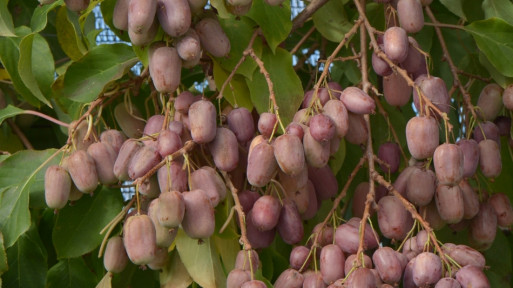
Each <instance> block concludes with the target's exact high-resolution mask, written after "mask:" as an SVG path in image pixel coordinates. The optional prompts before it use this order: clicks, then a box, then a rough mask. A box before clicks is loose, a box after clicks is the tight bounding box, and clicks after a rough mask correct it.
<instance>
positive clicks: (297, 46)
mask: <svg viewBox="0 0 513 288" xmlns="http://www.w3.org/2000/svg"><path fill="white" fill-rule="evenodd" d="M314 31H315V26H312V28H310V30H308V32H306V34H305V35H304V36H303V37H302V38H301V39H300V40H299V41H298V42H297V44H296V46H294V48H292V50H290V54H294V53H296V52H297V50H298V49H299V47H301V45H303V43H305V41H306V40H307V39H308V37H310V35H312V33H313V32H314Z"/></svg>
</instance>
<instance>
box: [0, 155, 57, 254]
mask: <svg viewBox="0 0 513 288" xmlns="http://www.w3.org/2000/svg"><path fill="white" fill-rule="evenodd" d="M54 153H55V149H49V150H44V151H34V150H24V151H20V152H17V153H16V154H13V155H12V156H10V157H9V158H7V159H6V160H4V161H3V162H2V165H1V166H0V187H6V188H3V189H2V190H1V191H0V231H2V233H3V234H4V241H5V246H6V247H7V248H8V247H11V246H12V245H13V244H14V242H16V240H17V239H18V237H20V235H22V234H23V233H24V232H25V231H27V229H28V228H29V227H30V211H29V194H30V195H31V196H32V195H35V194H36V193H40V194H43V201H44V173H45V169H44V166H42V164H43V163H44V162H46V161H47V160H48V159H49V158H50V156H52V155H53V154H54ZM54 160H56V159H54ZM20 163H22V165H20ZM49 164H50V163H47V164H46V165H49Z"/></svg>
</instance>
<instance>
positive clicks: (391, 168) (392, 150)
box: [378, 142, 401, 173]
mask: <svg viewBox="0 0 513 288" xmlns="http://www.w3.org/2000/svg"><path fill="white" fill-rule="evenodd" d="M378 158H379V159H381V160H383V161H384V162H385V163H387V164H388V167H387V166H386V165H383V164H381V163H380V164H379V166H380V167H381V170H383V171H384V172H386V173H395V172H397V170H398V169H399V164H401V151H400V150H399V145H398V144H397V143H395V142H385V143H383V144H381V145H380V146H379V148H378Z"/></svg>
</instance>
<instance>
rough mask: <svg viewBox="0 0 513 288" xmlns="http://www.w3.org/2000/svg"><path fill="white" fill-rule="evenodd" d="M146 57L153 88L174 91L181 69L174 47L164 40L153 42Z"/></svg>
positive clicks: (162, 91)
mask: <svg viewBox="0 0 513 288" xmlns="http://www.w3.org/2000/svg"><path fill="white" fill-rule="evenodd" d="M132 1H134V0H132ZM177 1H179V0H177ZM148 58H149V60H148V61H149V67H150V76H151V79H152V81H153V85H155V89H157V91H159V92H161V93H172V92H174V91H175V90H176V88H178V85H179V84H180V79H181V69H182V61H181V60H180V57H179V56H178V52H177V51H176V48H174V47H168V46H166V44H165V43H164V42H155V43H153V44H152V45H151V47H150V50H149V52H148Z"/></svg>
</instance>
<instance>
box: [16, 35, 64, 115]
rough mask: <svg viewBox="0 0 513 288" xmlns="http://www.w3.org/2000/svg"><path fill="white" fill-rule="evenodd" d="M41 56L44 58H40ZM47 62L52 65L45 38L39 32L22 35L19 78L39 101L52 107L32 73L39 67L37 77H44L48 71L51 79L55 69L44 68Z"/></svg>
mask: <svg viewBox="0 0 513 288" xmlns="http://www.w3.org/2000/svg"><path fill="white" fill-rule="evenodd" d="M36 35H37V36H36ZM36 39H37V40H36ZM41 56H43V57H44V58H43V59H42V58H41ZM33 58H35V59H34V61H33V60H32V59H33ZM48 63H51V64H50V66H52V67H53V57H52V52H51V51H50V48H49V47H48V44H47V43H46V40H45V39H44V38H43V37H41V36H39V34H30V35H28V36H25V37H23V39H22V40H21V42H20V60H19V62H18V71H19V73H20V77H21V80H22V81H23V83H24V84H25V86H26V87H27V88H28V89H29V90H30V92H31V93H32V95H34V96H35V97H36V98H37V99H38V100H39V101H41V102H43V103H45V104H46V105H48V106H50V107H52V105H51V104H50V102H49V101H48V99H47V98H46V97H45V95H43V92H42V91H41V89H40V88H39V86H38V81H37V80H36V75H35V73H33V72H35V71H33V70H34V69H40V72H41V74H39V75H37V76H38V77H39V78H44V77H45V76H47V75H48V74H46V73H49V76H50V77H51V78H52V79H53V72H54V71H55V69H51V68H50V69H45V68H47V67H45V65H46V64H48ZM45 74H46V75H45ZM45 82H48V81H45ZM51 82H52V80H50V83H51ZM48 87H49V85H48Z"/></svg>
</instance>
